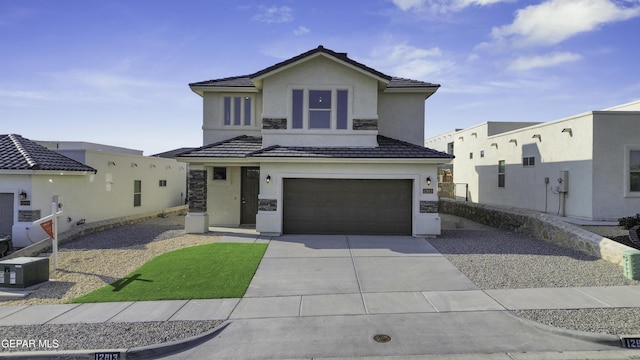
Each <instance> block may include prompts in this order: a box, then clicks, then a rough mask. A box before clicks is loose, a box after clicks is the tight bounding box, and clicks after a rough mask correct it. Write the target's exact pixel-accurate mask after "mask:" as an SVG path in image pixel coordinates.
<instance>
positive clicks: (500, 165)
mask: <svg viewBox="0 0 640 360" xmlns="http://www.w3.org/2000/svg"><path fill="white" fill-rule="evenodd" d="M505 170H506V166H505V163H504V160H500V161H498V187H501V188H503V187H504V181H505Z"/></svg>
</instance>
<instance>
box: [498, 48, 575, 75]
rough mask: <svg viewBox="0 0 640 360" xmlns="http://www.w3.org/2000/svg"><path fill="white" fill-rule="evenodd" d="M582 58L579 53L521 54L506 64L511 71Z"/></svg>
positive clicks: (553, 64)
mask: <svg viewBox="0 0 640 360" xmlns="http://www.w3.org/2000/svg"><path fill="white" fill-rule="evenodd" d="M581 59H582V56H581V55H579V54H574V53H570V52H559V53H553V54H547V55H537V56H528V57H527V56H521V57H518V58H517V59H515V60H514V61H513V62H511V64H509V66H508V70H511V71H527V70H531V69H536V68H545V67H553V66H557V65H560V64H564V63H569V62H575V61H579V60H581Z"/></svg>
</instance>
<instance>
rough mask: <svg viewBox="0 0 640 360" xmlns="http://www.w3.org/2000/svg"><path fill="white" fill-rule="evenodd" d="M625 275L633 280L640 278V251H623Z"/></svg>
mask: <svg viewBox="0 0 640 360" xmlns="http://www.w3.org/2000/svg"><path fill="white" fill-rule="evenodd" d="M622 261H623V262H624V264H623V265H624V276H625V277H627V278H628V279H631V280H640V251H638V250H630V251H625V252H624V253H622Z"/></svg>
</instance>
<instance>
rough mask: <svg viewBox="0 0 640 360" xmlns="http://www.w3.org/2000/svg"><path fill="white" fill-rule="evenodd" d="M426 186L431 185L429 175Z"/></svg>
mask: <svg viewBox="0 0 640 360" xmlns="http://www.w3.org/2000/svg"><path fill="white" fill-rule="evenodd" d="M427 186H431V176H427Z"/></svg>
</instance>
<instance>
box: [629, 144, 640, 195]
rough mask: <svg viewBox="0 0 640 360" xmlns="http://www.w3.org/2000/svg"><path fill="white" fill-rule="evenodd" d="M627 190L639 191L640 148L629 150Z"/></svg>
mask: <svg viewBox="0 0 640 360" xmlns="http://www.w3.org/2000/svg"><path fill="white" fill-rule="evenodd" d="M629 191H633V192H636V191H637V192H640V150H630V151H629Z"/></svg>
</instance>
